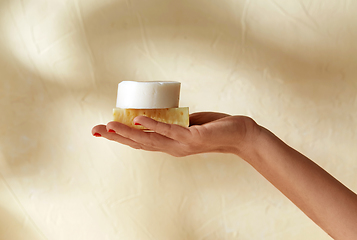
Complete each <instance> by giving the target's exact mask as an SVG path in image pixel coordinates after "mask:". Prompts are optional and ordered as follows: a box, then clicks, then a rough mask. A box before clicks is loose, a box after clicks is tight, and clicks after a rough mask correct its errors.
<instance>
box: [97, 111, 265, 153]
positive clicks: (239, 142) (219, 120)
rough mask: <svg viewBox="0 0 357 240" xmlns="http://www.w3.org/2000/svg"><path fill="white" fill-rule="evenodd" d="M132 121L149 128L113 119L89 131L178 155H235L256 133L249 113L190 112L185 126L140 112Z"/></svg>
mask: <svg viewBox="0 0 357 240" xmlns="http://www.w3.org/2000/svg"><path fill="white" fill-rule="evenodd" d="M134 122H135V123H136V124H140V125H143V126H144V127H146V128H147V129H150V130H152V132H144V131H142V130H138V129H134V128H131V127H128V126H126V125H124V124H121V123H119V122H114V121H113V122H109V123H108V124H107V125H97V126H95V127H94V128H93V129H92V134H93V135H95V136H96V135H97V136H99V135H100V136H102V137H104V138H107V139H109V140H112V141H116V142H118V143H121V144H125V145H128V146H130V147H132V148H135V149H143V150H147V151H160V152H165V153H168V154H170V155H173V156H177V157H181V156H188V155H192V154H197V153H204V152H223V153H235V154H237V155H239V153H240V152H241V151H243V150H244V149H245V148H247V146H249V145H250V143H252V142H253V141H254V138H255V137H256V136H257V134H258V133H259V126H258V125H257V124H256V123H255V122H254V121H253V120H252V119H251V118H249V117H245V116H230V115H228V114H224V113H214V112H199V113H194V114H191V115H190V127H188V128H185V127H181V126H178V125H175V124H166V123H161V122H157V121H155V120H153V119H151V118H148V117H144V116H138V117H136V118H135V119H134Z"/></svg>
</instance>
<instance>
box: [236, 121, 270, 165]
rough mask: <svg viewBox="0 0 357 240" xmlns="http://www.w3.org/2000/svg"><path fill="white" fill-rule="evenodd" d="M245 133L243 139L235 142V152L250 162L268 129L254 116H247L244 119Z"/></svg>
mask: <svg viewBox="0 0 357 240" xmlns="http://www.w3.org/2000/svg"><path fill="white" fill-rule="evenodd" d="M244 126H245V129H246V130H245V135H244V137H243V138H242V139H241V141H237V142H235V147H234V152H233V153H234V154H235V155H237V156H239V157H240V158H242V159H243V160H245V161H247V162H249V159H251V158H252V157H253V156H254V155H255V154H256V153H257V151H258V149H257V147H258V145H259V139H261V138H264V135H266V129H265V128H264V127H262V126H260V125H259V124H257V123H256V122H255V121H254V120H253V119H252V118H249V117H246V119H245V121H244Z"/></svg>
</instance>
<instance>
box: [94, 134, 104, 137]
mask: <svg viewBox="0 0 357 240" xmlns="http://www.w3.org/2000/svg"><path fill="white" fill-rule="evenodd" d="M93 136H95V137H101V136H102V135H100V133H94V134H93Z"/></svg>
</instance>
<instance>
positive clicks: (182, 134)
mask: <svg viewBox="0 0 357 240" xmlns="http://www.w3.org/2000/svg"><path fill="white" fill-rule="evenodd" d="M134 123H135V124H140V125H142V126H144V127H146V128H147V129H150V130H152V131H154V132H156V133H159V134H160V135H163V136H165V137H168V138H171V139H174V140H177V141H179V142H187V140H188V139H190V138H191V137H192V136H191V135H192V134H191V132H190V130H189V129H188V128H185V127H182V126H179V125H176V124H168V123H162V122H158V121H155V120H154V119H151V118H149V117H145V116H138V117H136V118H134Z"/></svg>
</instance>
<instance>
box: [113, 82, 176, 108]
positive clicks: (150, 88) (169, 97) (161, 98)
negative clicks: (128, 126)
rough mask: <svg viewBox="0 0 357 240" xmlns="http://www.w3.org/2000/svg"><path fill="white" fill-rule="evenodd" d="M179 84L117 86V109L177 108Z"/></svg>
mask: <svg viewBox="0 0 357 240" xmlns="http://www.w3.org/2000/svg"><path fill="white" fill-rule="evenodd" d="M180 87H181V83H179V82H134V81H123V82H121V83H119V84H118V95H117V105H116V106H117V108H132V109H155V108H156V109H157V108H178V106H179V100H180Z"/></svg>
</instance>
